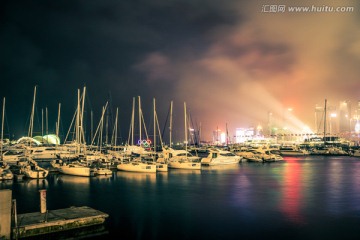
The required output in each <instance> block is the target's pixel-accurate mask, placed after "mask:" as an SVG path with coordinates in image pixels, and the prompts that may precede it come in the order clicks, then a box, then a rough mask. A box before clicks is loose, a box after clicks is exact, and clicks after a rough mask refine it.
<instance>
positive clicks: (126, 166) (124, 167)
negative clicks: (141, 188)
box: [116, 162, 156, 173]
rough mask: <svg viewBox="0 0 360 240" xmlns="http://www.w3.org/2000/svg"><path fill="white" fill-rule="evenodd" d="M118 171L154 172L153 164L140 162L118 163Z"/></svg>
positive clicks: (154, 166)
mask: <svg viewBox="0 0 360 240" xmlns="http://www.w3.org/2000/svg"><path fill="white" fill-rule="evenodd" d="M116 168H117V169H118V170H120V171H127V172H147V173H151V172H156V165H155V164H146V163H141V162H129V163H120V164H118V165H117V166H116Z"/></svg>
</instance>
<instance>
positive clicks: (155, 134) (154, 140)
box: [154, 98, 156, 160]
mask: <svg viewBox="0 0 360 240" xmlns="http://www.w3.org/2000/svg"><path fill="white" fill-rule="evenodd" d="M154 153H155V154H156V110H155V98H154ZM155 154H154V160H155Z"/></svg>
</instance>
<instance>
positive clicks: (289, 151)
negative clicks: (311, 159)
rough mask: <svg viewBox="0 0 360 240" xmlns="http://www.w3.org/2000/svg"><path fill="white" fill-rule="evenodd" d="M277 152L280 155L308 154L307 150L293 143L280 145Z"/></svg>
mask: <svg viewBox="0 0 360 240" xmlns="http://www.w3.org/2000/svg"><path fill="white" fill-rule="evenodd" d="M279 153H280V155H281V156H304V155H309V154H310V153H309V151H307V150H305V149H301V148H299V147H298V146H295V145H289V146H281V147H280V148H279Z"/></svg>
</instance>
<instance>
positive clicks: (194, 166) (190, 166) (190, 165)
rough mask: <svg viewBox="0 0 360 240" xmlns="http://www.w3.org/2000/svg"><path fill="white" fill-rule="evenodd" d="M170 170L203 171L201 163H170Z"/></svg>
mask: <svg viewBox="0 0 360 240" xmlns="http://www.w3.org/2000/svg"><path fill="white" fill-rule="evenodd" d="M168 167H169V168H175V169H195V170H200V169H201V163H200V162H191V161H174V162H169V163H168Z"/></svg>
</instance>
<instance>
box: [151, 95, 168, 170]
mask: <svg viewBox="0 0 360 240" xmlns="http://www.w3.org/2000/svg"><path fill="white" fill-rule="evenodd" d="M157 120H158V119H157V114H156V105H155V98H154V154H153V157H154V161H156V158H157V154H156V152H157V151H156V150H157V142H156V129H159V128H156V126H157V125H158V124H159V122H158V121H157ZM159 137H160V141H161V134H159ZM161 145H162V141H161ZM156 171H159V172H167V171H168V164H167V163H165V162H164V161H161V160H160V161H156Z"/></svg>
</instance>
